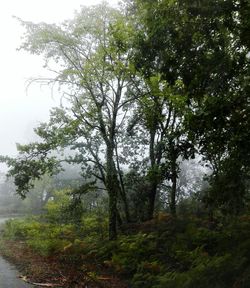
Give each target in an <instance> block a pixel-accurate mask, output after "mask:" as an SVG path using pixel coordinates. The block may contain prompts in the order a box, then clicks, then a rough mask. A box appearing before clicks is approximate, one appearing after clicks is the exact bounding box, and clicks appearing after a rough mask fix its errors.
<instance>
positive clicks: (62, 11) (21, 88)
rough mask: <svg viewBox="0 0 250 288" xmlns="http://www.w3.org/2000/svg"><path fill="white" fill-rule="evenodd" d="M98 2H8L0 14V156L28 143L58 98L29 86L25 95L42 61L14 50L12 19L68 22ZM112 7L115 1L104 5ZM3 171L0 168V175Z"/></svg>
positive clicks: (17, 30) (16, 27) (17, 32)
mask: <svg viewBox="0 0 250 288" xmlns="http://www.w3.org/2000/svg"><path fill="white" fill-rule="evenodd" d="M100 2H101V0H92V1H88V0H70V1H61V0H8V1H3V2H2V5H1V10H0V35H1V45H0V63H1V69H0V81H1V92H0V136H1V141H0V155H7V154H8V155H11V156H13V155H15V154H16V143H27V142H28V141H29V140H30V139H32V130H33V127H35V126H36V125H37V124H38V123H39V122H43V121H46V120H47V119H48V115H49V109H50V108H51V107H53V106H57V103H58V101H59V100H58V97H56V96H55V97H54V99H53V98H52V97H51V93H50V89H46V87H40V86H39V85H38V84H36V85H32V86H31V87H30V88H29V89H28V91H26V88H27V87H26V86H27V80H28V79H30V78H32V77H36V76H39V75H43V74H44V73H43V72H42V70H43V68H42V66H43V62H42V58H39V57H38V56H32V55H30V54H28V53H26V52H23V51H17V50H16V49H17V48H18V47H19V46H20V44H21V36H22V34H23V28H22V27H21V25H20V23H19V22H18V21H17V20H16V19H15V18H13V16H16V17H18V18H21V19H22V20H25V21H32V22H47V23H58V22H62V21H64V20H65V19H70V18H72V17H73V15H74V11H75V10H79V8H80V6H81V5H94V4H97V3H100ZM108 2H109V3H110V4H111V5H115V4H116V3H117V0H110V1H108ZM3 169H4V170H5V168H4V166H2V165H0V171H1V170H3Z"/></svg>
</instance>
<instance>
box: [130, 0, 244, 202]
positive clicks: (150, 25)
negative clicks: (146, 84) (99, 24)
mask: <svg viewBox="0 0 250 288" xmlns="http://www.w3.org/2000/svg"><path fill="white" fill-rule="evenodd" d="M246 7H248V1H241V2H237V1H231V0H228V1H220V0H213V1H209V2H208V1H194V2H192V3H191V2H190V1H178V0H176V1H169V0H164V1H154V2H152V1H150V0H149V1H140V0H137V1H132V8H131V13H136V19H137V28H138V31H139V33H138V41H137V51H138V53H137V57H136V59H137V67H138V68H139V69H140V71H142V72H143V73H144V75H145V76H146V77H150V76H151V75H153V74H155V73H159V74H160V75H161V79H162V80H164V81H167V82H168V83H169V85H170V87H173V86H174V85H175V83H176V81H181V82H182V83H183V91H185V93H184V94H185V95H186V101H187V107H188V109H187V113H185V120H184V123H185V127H186V132H187V134H188V136H189V140H190V141H191V142H192V143H193V145H195V146H196V147H197V149H198V151H199V153H201V154H202V155H203V156H204V158H205V160H207V161H209V162H210V163H211V165H212V166H213V169H214V174H213V175H212V176H211V177H212V178H213V176H214V175H216V174H218V173H219V174H220V173H224V172H222V171H225V169H226V167H227V170H228V169H229V170H228V172H227V174H228V175H230V174H231V171H230V169H231V168H230V165H228V163H229V162H230V163H231V165H234V163H235V164H236V163H238V164H237V165H235V167H234V168H233V169H232V170H233V171H235V172H236V173H237V175H238V176H239V177H240V178H242V177H243V178H246V173H245V172H243V171H245V170H246V167H249V160H247V159H249V152H248V151H247V150H246V147H247V143H248V142H249V140H248V139H249V137H248V136H247V131H248V130H249V117H248V116H247V115H249V113H247V111H249V100H247V99H248V98H249V97H248V96H247V95H248V92H249V88H247V87H248V84H246V79H247V77H249V57H248V56H247V55H248V54H247V53H248V52H249V50H248V49H246V45H247V40H246V39H247V37H246V28H247V27H248V23H249V21H248V18H247V16H246V15H248V12H247V11H248V9H246ZM244 79H245V80H244ZM247 91H248V92H247ZM236 135H237V136H236ZM244 154H245V155H247V157H246V156H245V158H244V157H242V156H243V155H244ZM243 158H244V159H243ZM230 159H231V160H230ZM236 167H238V168H236ZM242 173H243V174H245V176H243V174H242ZM212 178H211V179H212ZM215 178H216V177H215ZM215 178H213V179H215ZM229 178H230V177H229ZM231 179H233V178H232V177H231ZM232 181H233V180H232ZM240 182H241V183H244V181H240ZM239 190H242V189H239ZM242 191H244V189H243V190H242ZM239 194H241V192H239ZM231 196H232V195H231ZM229 198H230V197H229ZM240 198H241V199H242V197H241V196H240ZM231 200H232V199H231ZM231 200H230V201H231Z"/></svg>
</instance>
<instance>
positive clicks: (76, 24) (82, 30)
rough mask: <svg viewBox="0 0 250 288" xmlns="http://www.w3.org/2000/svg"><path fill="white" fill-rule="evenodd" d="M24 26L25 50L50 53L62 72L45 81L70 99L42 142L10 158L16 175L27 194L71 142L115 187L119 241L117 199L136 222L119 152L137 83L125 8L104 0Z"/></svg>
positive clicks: (112, 202)
mask: <svg viewBox="0 0 250 288" xmlns="http://www.w3.org/2000/svg"><path fill="white" fill-rule="evenodd" d="M22 24H23V25H24V26H25V28H26V31H27V33H26V37H25V38H24V42H23V45H22V47H21V48H22V49H25V50H27V51H29V52H30V53H33V54H43V55H44V57H45V61H46V66H47V67H48V68H49V69H51V68H50V67H51V66H49V65H52V66H53V67H54V68H53V70H54V71H55V72H56V77H55V78H53V79H49V80H48V81H47V80H46V79H41V81H46V82H52V83H58V84H59V86H60V89H61V91H63V97H62V105H61V107H59V108H55V109H54V110H53V111H52V112H51V117H50V121H49V123H47V124H46V123H44V124H41V125H40V126H39V127H38V128H37V129H36V133H37V134H38V135H39V136H40V137H41V139H42V142H41V143H32V144H30V145H24V146H22V145H20V146H19V151H20V157H19V158H18V159H16V160H12V159H10V160H9V164H10V165H11V166H12V167H13V168H12V170H10V174H12V175H13V176H15V179H16V184H17V186H18V187H19V192H21V193H23V191H25V190H27V189H29V188H30V183H31V180H32V179H34V178H40V177H41V175H42V174H43V173H44V172H45V171H47V170H49V171H50V172H53V164H54V163H55V162H56V159H55V158H53V157H52V158H51V157H50V156H51V154H50V152H51V151H53V150H55V149H57V148H60V147H61V148H63V147H66V146H69V147H70V148H71V149H73V150H74V151H76V152H77V153H76V154H75V156H74V157H70V161H71V162H74V163H75V162H78V163H81V166H82V169H83V170H84V172H86V173H85V175H86V174H89V173H90V175H91V176H92V177H95V178H96V179H98V180H100V181H101V182H102V183H103V186H104V187H105V189H106V190H107V192H108V195H109V237H110V239H115V238H116V234H117V218H118V216H119V215H118V212H117V211H118V207H117V199H118V197H120V198H121V199H122V201H123V203H124V211H125V215H126V218H127V220H129V210H128V204H127V200H126V194H125V191H124V189H123V186H122V173H119V172H120V166H119V163H118V162H117V159H118V158H117V157H116V153H117V141H118V139H119V134H120V133H121V129H122V128H123V127H124V121H125V120H126V117H127V116H126V115H127V112H128V109H129V103H130V102H131V101H132V99H130V98H129V97H127V95H126V90H127V87H128V85H129V84H130V82H129V81H130V77H129V74H130V68H129V58H130V53H131V48H130V46H129V37H130V34H129V31H130V29H129V26H128V25H126V23H125V22H124V21H123V16H122V14H121V13H120V12H119V11H118V10H116V9H113V8H110V7H109V6H107V4H105V3H103V4H102V5H99V6H93V7H90V8H88V7H84V8H82V10H81V12H80V13H78V14H76V15H75V18H74V19H73V20H72V21H67V22H64V23H63V24H62V25H61V26H58V25H54V24H52V25H49V24H45V23H40V24H33V23H30V22H22ZM49 159H50V160H49ZM49 161H52V162H49ZM47 164H51V165H47ZM17 167H18V168H17Z"/></svg>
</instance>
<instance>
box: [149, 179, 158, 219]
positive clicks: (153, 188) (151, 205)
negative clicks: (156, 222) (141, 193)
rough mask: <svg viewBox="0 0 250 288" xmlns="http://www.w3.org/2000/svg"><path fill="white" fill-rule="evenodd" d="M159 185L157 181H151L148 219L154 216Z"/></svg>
mask: <svg viewBox="0 0 250 288" xmlns="http://www.w3.org/2000/svg"><path fill="white" fill-rule="evenodd" d="M157 186H158V185H157V183H156V181H152V183H150V191H149V197H148V211H147V219H146V220H151V219H153V217H154V210H155V198H156V192H157Z"/></svg>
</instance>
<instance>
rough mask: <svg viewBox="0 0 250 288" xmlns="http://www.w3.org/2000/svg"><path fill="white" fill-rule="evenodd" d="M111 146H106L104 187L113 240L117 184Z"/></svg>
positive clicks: (115, 224)
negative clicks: (107, 198) (107, 200)
mask: <svg viewBox="0 0 250 288" xmlns="http://www.w3.org/2000/svg"><path fill="white" fill-rule="evenodd" d="M113 151H114V149H113V146H112V145H108V147H107V159H106V161H107V172H106V173H107V174H106V188H107V190H108V194H109V239H110V240H115V239H116V238H117V197H118V190H119V186H118V185H117V184H118V183H117V182H118V178H117V172H116V169H115V164H114V159H113Z"/></svg>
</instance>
